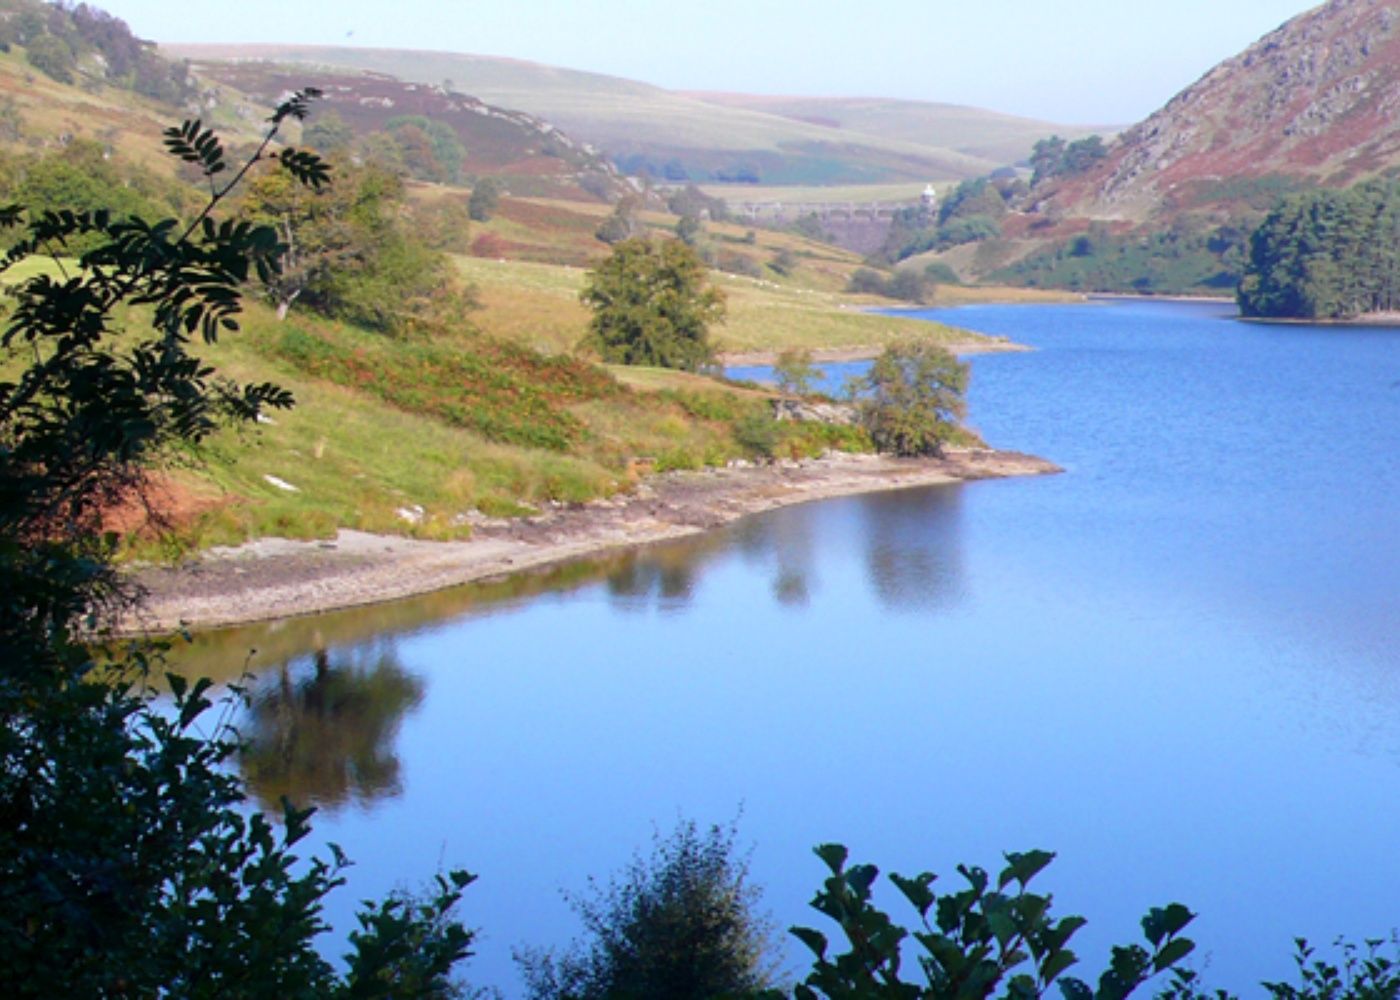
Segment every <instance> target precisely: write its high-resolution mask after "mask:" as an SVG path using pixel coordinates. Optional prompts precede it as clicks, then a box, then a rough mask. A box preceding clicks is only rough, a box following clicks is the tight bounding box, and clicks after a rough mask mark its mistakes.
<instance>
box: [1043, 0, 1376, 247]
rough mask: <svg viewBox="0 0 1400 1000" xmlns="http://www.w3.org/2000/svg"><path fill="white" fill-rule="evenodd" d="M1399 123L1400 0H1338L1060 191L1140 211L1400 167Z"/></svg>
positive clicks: (1119, 210)
mask: <svg viewBox="0 0 1400 1000" xmlns="http://www.w3.org/2000/svg"><path fill="white" fill-rule="evenodd" d="M1397 122H1400V0H1332V2H1330V3H1327V4H1324V5H1322V6H1320V7H1318V8H1316V9H1314V10H1312V11H1309V12H1307V13H1305V14H1302V15H1300V16H1298V17H1296V18H1294V19H1292V20H1291V21H1289V22H1288V23H1286V24H1284V25H1283V26H1282V27H1280V28H1279V29H1277V30H1276V31H1274V32H1271V33H1270V34H1268V35H1266V36H1265V37H1263V38H1262V39H1260V40H1259V41H1258V42H1256V43H1255V44H1254V45H1252V46H1250V47H1249V48H1248V49H1246V50H1245V51H1244V52H1242V53H1241V54H1240V55H1238V56H1235V57H1234V58H1232V59H1228V60H1226V61H1225V62H1223V63H1221V64H1220V65H1218V66H1216V67H1215V68H1214V69H1212V70H1211V71H1210V72H1209V73H1207V74H1206V75H1205V76H1204V77H1202V78H1201V79H1200V80H1199V81H1197V82H1196V83H1195V84H1193V85H1192V86H1190V87H1188V88H1187V89H1185V90H1183V91H1182V92H1181V93H1179V94H1178V95H1177V96H1176V97H1174V98H1173V99H1172V100H1171V101H1170V102H1169V103H1168V104H1167V105H1166V106H1165V107H1163V108H1162V109H1161V110H1160V111H1158V112H1156V113H1155V114H1153V115H1152V116H1151V117H1150V118H1148V119H1147V120H1146V121H1144V122H1142V123H1141V124H1139V125H1137V126H1134V127H1133V128H1130V129H1128V130H1127V131H1126V132H1124V133H1123V135H1122V136H1121V138H1120V140H1119V142H1118V143H1117V144H1116V145H1115V146H1114V148H1113V150H1112V155H1111V156H1110V157H1109V159H1108V160H1107V161H1106V162H1105V163H1103V164H1102V165H1100V167H1099V168H1098V169H1096V170H1094V171H1092V172H1091V173H1089V174H1087V175H1085V176H1083V177H1078V178H1074V179H1073V180H1071V181H1068V182H1065V183H1063V184H1061V185H1060V186H1059V187H1058V188H1057V189H1056V190H1055V191H1054V192H1053V196H1052V198H1051V199H1050V200H1052V201H1053V203H1054V205H1055V206H1056V208H1057V210H1058V211H1060V212H1063V213H1066V214H1070V215H1079V216H1088V217H1092V218H1107V219H1124V220H1132V221H1142V220H1145V219H1148V218H1151V217H1154V216H1159V215H1162V214H1164V213H1171V212H1173V211H1176V210H1184V209H1190V208H1193V207H1199V206H1201V205H1205V204H1216V205H1219V206H1220V207H1222V208H1225V209H1229V208H1231V207H1236V206H1232V205H1231V203H1232V202H1240V201H1246V200H1248V199H1249V196H1250V195H1251V194H1258V193H1261V192H1264V193H1267V191H1268V190H1269V189H1286V188H1287V187H1289V186H1312V185H1320V186H1325V187H1343V186H1346V185H1348V184H1351V183H1353V182H1355V181H1357V180H1360V179H1362V178H1365V177H1369V176H1374V175H1376V174H1379V173H1382V172H1384V171H1386V170H1388V169H1391V168H1394V167H1396V166H1400V125H1397ZM1286 181H1291V182H1292V184H1291V185H1290V184H1289V183H1286ZM1256 207H1258V206H1256Z"/></svg>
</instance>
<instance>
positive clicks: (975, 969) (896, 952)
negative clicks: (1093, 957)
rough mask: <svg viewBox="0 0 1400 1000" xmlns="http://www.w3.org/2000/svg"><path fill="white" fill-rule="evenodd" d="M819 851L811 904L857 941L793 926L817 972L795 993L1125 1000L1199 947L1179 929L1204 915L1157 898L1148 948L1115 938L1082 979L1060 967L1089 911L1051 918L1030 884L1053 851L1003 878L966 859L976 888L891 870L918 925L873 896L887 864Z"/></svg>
mask: <svg viewBox="0 0 1400 1000" xmlns="http://www.w3.org/2000/svg"><path fill="white" fill-rule="evenodd" d="M816 854H817V856H818V857H819V858H821V859H822V861H823V862H824V863H825V864H826V866H827V868H828V870H829V871H830V872H831V877H830V878H828V879H827V880H826V882H825V884H824V886H823V887H822V889H821V890H820V891H819V892H818V893H817V896H816V899H814V900H813V901H812V907H813V908H814V909H816V910H817V911H819V912H820V913H822V914H823V915H825V916H827V917H829V918H831V919H832V920H833V921H835V922H836V923H837V924H838V925H839V926H840V929H841V933H842V935H843V936H844V937H845V938H846V944H847V946H848V947H849V950H848V951H846V952H844V953H842V954H839V955H835V956H833V957H828V954H827V953H828V949H829V943H828V941H827V939H826V936H825V935H823V934H821V933H820V932H818V931H816V930H812V929H811V928H807V927H794V928H793V929H792V933H793V934H794V935H796V936H797V937H798V938H799V939H800V940H801V941H802V943H803V944H805V945H807V946H808V947H809V948H811V949H812V952H813V954H814V955H815V956H816V962H815V963H814V965H813V969H812V972H811V974H810V975H808V977H807V979H806V980H805V981H804V982H803V983H802V984H801V985H799V986H798V987H797V989H796V990H795V991H794V994H793V995H794V997H795V998H796V1000H818V998H821V997H826V998H829V1000H857V998H866V997H870V998H875V997H889V998H895V997H899V998H902V1000H986V998H988V997H992V996H1002V997H1014V998H1021V1000H1036V998H1039V997H1041V996H1043V995H1044V994H1045V993H1046V992H1047V991H1048V990H1049V989H1050V987H1051V986H1052V985H1054V984H1055V983H1056V981H1057V980H1058V981H1059V989H1060V992H1061V993H1062V994H1063V995H1064V997H1065V998H1066V1000H1125V998H1126V997H1128V996H1129V995H1131V994H1132V993H1133V992H1134V991H1135V990H1136V989H1137V988H1138V987H1139V986H1141V985H1143V984H1144V983H1145V982H1147V981H1148V980H1149V979H1151V978H1152V977H1154V976H1156V975H1159V974H1161V973H1162V972H1165V971H1167V970H1169V969H1171V968H1173V966H1175V965H1176V963H1178V962H1180V961H1181V960H1182V959H1183V958H1185V957H1186V956H1187V955H1189V954H1190V953H1191V952H1192V951H1193V950H1194V949H1195V944H1194V943H1193V942H1192V941H1190V940H1189V939H1187V938H1183V937H1180V936H1179V935H1180V932H1181V931H1182V930H1183V929H1184V928H1185V927H1186V926H1187V924H1189V923H1190V922H1191V921H1192V920H1193V919H1194V917H1195V914H1193V913H1192V912H1191V911H1190V910H1188V909H1187V908H1186V907H1184V906H1182V905H1181V904H1180V903H1172V904H1170V905H1169V906H1166V907H1161V908H1154V909H1152V910H1150V911H1149V912H1148V914H1147V916H1145V917H1144V918H1143V920H1142V929H1143V934H1144V936H1145V938H1146V940H1147V943H1148V944H1149V945H1150V946H1151V951H1149V950H1148V949H1146V948H1144V947H1142V946H1141V945H1136V944H1134V945H1128V946H1127V947H1116V948H1114V949H1113V960H1112V963H1111V965H1110V967H1109V969H1108V970H1106V971H1105V972H1104V974H1103V975H1102V977H1100V979H1099V986H1098V989H1097V990H1094V989H1091V988H1090V987H1089V986H1088V984H1086V983H1084V982H1083V981H1082V980H1078V979H1072V978H1069V977H1065V978H1063V979H1061V978H1060V977H1061V975H1062V974H1063V973H1064V972H1065V971H1066V970H1067V969H1069V968H1070V967H1071V966H1072V965H1074V964H1075V962H1076V961H1077V958H1076V957H1075V954H1074V952H1072V951H1070V950H1069V948H1068V944H1069V941H1070V938H1071V937H1073V935H1074V934H1075V932H1076V931H1078V930H1079V928H1080V927H1082V926H1083V925H1084V919H1083V918H1082V917H1064V918H1062V919H1060V920H1055V919H1053V918H1052V917H1051V915H1050V911H1051V897H1050V896H1048V895H1045V896H1041V895H1037V894H1035V893H1032V892H1030V891H1029V888H1028V887H1029V884H1030V882H1031V880H1032V879H1034V878H1035V876H1036V875H1037V874H1039V873H1040V872H1041V871H1042V870H1043V869H1044V868H1045V866H1046V865H1048V864H1049V863H1050V862H1051V860H1053V858H1054V855H1053V854H1050V853H1048V852H1046V851H1028V852H1026V853H1024V854H1008V855H1007V856H1006V862H1007V864H1006V867H1005V868H1004V869H1003V870H1002V872H1001V874H1000V876H999V877H998V878H997V880H996V882H995V887H993V882H992V880H991V877H990V876H989V875H988V873H987V872H985V871H984V870H982V869H981V868H969V867H966V866H962V865H960V866H959V867H958V873H959V874H960V875H961V876H962V877H963V879H964V881H965V882H966V883H967V887H966V888H964V889H962V890H961V891H956V892H948V893H945V894H944V895H943V896H942V897H939V896H938V895H937V894H936V893H935V892H934V891H933V888H932V886H933V883H934V880H935V878H936V876H934V875H933V874H932V873H930V872H923V873H921V874H919V875H917V876H915V877H914V878H902V877H901V876H899V875H891V876H890V881H891V882H893V883H894V885H895V888H897V889H898V890H899V891H900V893H901V894H903V896H904V898H905V899H906V900H907V901H908V902H909V903H910V905H912V906H913V907H914V909H915V911H916V912H917V914H918V921H919V928H920V929H919V930H918V931H916V932H915V933H914V934H912V935H911V934H910V932H909V931H908V930H906V929H905V928H904V927H902V926H900V925H899V924H897V923H895V922H894V921H893V920H891V919H890V917H889V915H888V914H886V913H885V912H884V911H882V910H880V909H879V908H878V907H876V906H875V905H874V904H873V903H872V902H871V887H872V886H873V885H874V883H875V880H876V879H877V878H878V877H879V874H880V873H879V869H877V868H876V867H875V866H874V865H853V866H851V867H849V868H848V867H846V858H847V853H846V849H845V848H844V847H842V846H841V845H840V844H824V845H822V846H821V847H818V848H817V849H816ZM911 937H912V938H913V941H914V942H915V943H916V944H917V946H918V948H919V951H920V954H919V956H918V958H919V961H918V963H917V967H918V969H919V970H920V971H921V972H922V973H923V977H922V978H923V979H924V980H925V982H923V983H919V982H912V981H909V980H907V979H905V978H904V977H903V976H902V975H901V969H902V967H903V963H902V958H903V956H902V954H901V950H902V948H903V946H904V942H905V941H906V939H909V938H911ZM1188 975H1189V974H1188ZM1178 982H1180V980H1178ZM1198 1000H1204V998H1198ZM1280 1000H1283V998H1280Z"/></svg>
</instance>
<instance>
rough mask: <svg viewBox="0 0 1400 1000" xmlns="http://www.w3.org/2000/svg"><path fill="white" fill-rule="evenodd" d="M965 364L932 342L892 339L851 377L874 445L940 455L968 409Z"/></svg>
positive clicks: (907, 452)
mask: <svg viewBox="0 0 1400 1000" xmlns="http://www.w3.org/2000/svg"><path fill="white" fill-rule="evenodd" d="M967 379H968V367H967V365H966V364H964V363H963V362H961V361H959V360H958V359H957V358H955V357H954V356H953V355H952V354H950V353H948V352H947V351H945V350H944V349H943V348H941V347H939V346H937V345H936V344H930V343H927V342H924V341H903V342H900V343H895V344H891V345H889V346H888V347H886V348H885V349H884V351H882V352H881V353H880V356H879V357H878V358H876V359H875V362H874V364H872V365H871V366H870V370H869V371H868V372H867V373H866V374H865V375H864V376H861V377H860V378H857V379H853V380H852V389H853V391H854V393H855V394H856V395H857V396H858V401H857V406H858V407H859V409H860V415H861V422H862V423H863V424H864V426H865V429H866V431H867V432H869V434H870V437H871V440H873V441H874V442H875V447H876V448H878V449H879V450H880V451H887V452H893V453H894V454H896V455H906V456H913V455H941V454H942V453H943V448H944V446H945V445H946V444H947V443H948V441H949V440H950V439H951V438H952V436H953V433H954V431H955V430H956V429H957V427H958V421H959V420H961V419H962V418H963V417H964V416H965V415H966V412H967V403H966V399H965V394H966V392H967Z"/></svg>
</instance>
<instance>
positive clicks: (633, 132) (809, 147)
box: [165, 45, 1082, 184]
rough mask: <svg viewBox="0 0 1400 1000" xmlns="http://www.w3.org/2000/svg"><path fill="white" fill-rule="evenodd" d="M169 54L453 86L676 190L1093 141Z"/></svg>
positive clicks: (906, 168)
mask: <svg viewBox="0 0 1400 1000" xmlns="http://www.w3.org/2000/svg"><path fill="white" fill-rule="evenodd" d="M165 50H166V51H169V52H170V53H172V54H175V55H181V56H187V57H190V58H195V59H198V60H201V61H206V60H213V59H226V60H233V59H241V60H247V59H264V60H270V61H276V62H280V63H310V64H313V65H321V66H338V67H343V68H353V69H359V70H367V71H370V72H375V73H383V74H387V75H391V76H396V77H398V78H400V79H403V80H407V81H412V82H416V83H420V84H424V83H427V84H435V85H443V84H445V83H448V82H450V89H452V90H455V91H460V92H463V93H469V94H472V95H473V96H475V97H477V98H479V99H481V100H483V101H486V102H488V103H490V104H493V105H496V106H499V107H505V108H515V109H519V110H521V111H525V112H528V113H529V114H531V115H536V116H539V117H541V118H544V119H546V120H548V121H549V122H551V123H553V124H555V125H557V126H559V127H560V128H562V129H564V130H565V131H566V132H568V133H569V134H570V135H573V136H575V137H577V138H579V139H581V140H583V141H585V142H588V143H590V144H592V145H594V146H597V147H600V148H602V149H604V150H606V151H607V152H608V154H610V155H611V156H613V157H614V158H616V159H618V160H619V161H622V162H624V163H629V162H630V165H633V166H636V165H643V164H645V165H648V166H649V167H652V168H654V172H656V173H660V174H664V173H666V167H667V165H668V164H669V165H670V167H671V171H670V172H671V173H673V174H675V175H676V176H673V177H672V178H671V179H676V180H679V179H683V178H682V177H681V176H679V175H680V174H681V173H682V172H684V174H685V176H686V177H689V178H690V179H694V180H710V179H715V178H716V177H717V176H719V175H722V174H729V175H732V176H738V175H739V173H741V172H742V169H741V168H745V167H749V168H755V169H753V170H750V171H748V174H749V175H752V174H753V173H757V174H758V176H760V177H761V179H762V180H763V181H764V182H765V183H780V184H795V183H806V184H812V183H827V184H831V183H853V182H862V183H875V182H888V181H920V182H923V181H928V180H957V179H962V178H968V177H975V176H979V175H982V174H986V173H988V172H990V171H991V170H994V169H996V168H997V167H999V166H1003V165H1005V164H1007V163H1010V162H1013V161H1016V160H1021V159H1024V158H1025V157H1026V156H1027V155H1028V154H1029V152H1030V149H1031V146H1032V145H1033V143H1034V141H1035V139H1037V138H1042V137H1044V136H1048V135H1050V134H1051V133H1052V132H1059V133H1060V134H1062V135H1063V134H1070V135H1076V134H1080V133H1081V132H1082V130H1081V129H1073V128H1066V127H1064V126H1058V125H1052V124H1049V123H1037V122H1030V121H1027V120H1024V119H1014V118H1010V117H1008V116H1002V115H996V114H993V113H990V112H981V111H977V110H975V109H952V110H942V106H938V105H928V106H926V107H928V108H931V109H935V110H931V111H928V112H926V113H922V112H920V113H919V114H920V115H921V117H920V124H919V125H918V126H917V127H913V128H910V129H909V131H908V132H907V133H906V132H905V131H904V129H902V128H900V127H897V126H895V125H893V124H890V123H888V122H886V123H881V122H880V121H879V120H878V116H877V115H875V114H863V115H859V116H854V115H853V116H852V117H851V118H850V120H849V121H847V120H846V119H845V116H846V111H843V112H842V115H843V122H844V124H843V125H842V126H841V127H832V126H831V125H830V124H829V123H825V122H820V121H812V120H800V119H803V118H809V119H810V118H811V117H813V116H809V115H805V114H802V113H798V114H791V115H790V114H786V113H785V112H784V110H783V109H781V108H779V109H777V110H769V109H767V108H765V107H763V105H762V102H763V100H765V99H758V103H756V104H754V105H753V106H748V107H746V106H744V104H743V101H736V100H732V99H720V98H718V97H717V95H691V94H683V93H676V92H671V91H667V90H663V89H661V88H659V87H653V86H650V85H648V84H644V83H638V82H636V81H631V80H623V79H620V78H617V77H610V76H604V75H601V74H596V73H585V72H580V71H576V70H567V69H558V68H555V67H550V66H541V65H538V64H534V63H528V62H522V61H519V60H511V59H500V58H491V57H485V56H472V55H461V54H453V53H443V52H408V51H402V50H389V49H355V48H318V47H305V46H290V45H276V46H273V45H259V46H248V45H240V46H235V45H174V46H169V47H167V48H166V49H165ZM813 103H814V104H816V105H819V106H823V107H824V106H826V105H827V104H828V102H823V101H814V102H813ZM838 103H839V102H838ZM883 103H888V104H890V105H894V104H896V103H902V104H904V105H908V106H909V107H908V108H907V109H905V111H904V112H903V113H905V114H907V115H914V114H915V112H914V109H915V108H922V107H925V106H921V105H918V104H917V103H916V102H883ZM833 106H835V105H834V104H833ZM818 117H819V116H818ZM865 123H870V126H871V127H869V128H866V127H865ZM749 179H752V176H749Z"/></svg>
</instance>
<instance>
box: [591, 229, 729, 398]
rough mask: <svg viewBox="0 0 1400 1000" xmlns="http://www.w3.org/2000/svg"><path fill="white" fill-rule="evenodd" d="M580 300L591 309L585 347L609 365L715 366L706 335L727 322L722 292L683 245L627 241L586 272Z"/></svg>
mask: <svg viewBox="0 0 1400 1000" xmlns="http://www.w3.org/2000/svg"><path fill="white" fill-rule="evenodd" d="M580 298H581V299H582V301H583V303H584V304H585V305H587V306H588V307H589V308H591V309H592V310H593V318H592V320H590V321H589V324H588V333H587V335H586V336H585V337H584V339H583V342H582V344H581V346H583V347H585V348H589V349H592V350H595V351H597V352H598V354H599V355H600V356H601V357H602V358H603V360H604V361H611V362H614V363H618V364H625V365H659V366H660V367H663V368H680V369H683V370H685V371H699V370H701V369H703V368H706V367H708V366H710V365H712V364H713V363H714V350H713V348H712V347H711V346H710V342H709V337H708V333H709V327H710V325H711V324H713V323H718V322H722V321H723V319H724V313H725V297H724V292H723V291H721V290H720V289H718V288H715V287H713V286H712V285H710V283H709V280H708V276H707V273H706V269H705V264H704V262H703V261H702V260H701V259H700V256H699V255H698V254H697V253H696V252H695V250H694V249H692V248H691V247H688V246H686V245H685V244H684V243H682V242H680V241H679V240H662V241H660V242H653V241H651V240H643V239H631V240H624V241H623V242H621V243H619V244H618V245H617V246H615V247H614V248H613V252H612V254H611V255H610V256H609V257H608V258H607V260H605V261H603V263H601V264H599V265H598V267H597V269H596V270H594V271H591V272H590V273H589V277H588V283H587V284H586V285H585V286H584V289H583V292H582V293H581V295H580Z"/></svg>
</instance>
